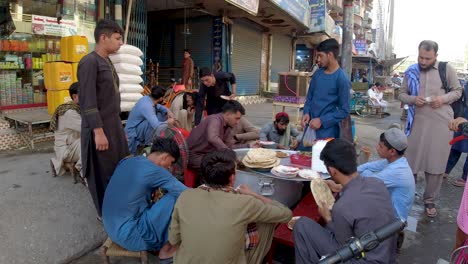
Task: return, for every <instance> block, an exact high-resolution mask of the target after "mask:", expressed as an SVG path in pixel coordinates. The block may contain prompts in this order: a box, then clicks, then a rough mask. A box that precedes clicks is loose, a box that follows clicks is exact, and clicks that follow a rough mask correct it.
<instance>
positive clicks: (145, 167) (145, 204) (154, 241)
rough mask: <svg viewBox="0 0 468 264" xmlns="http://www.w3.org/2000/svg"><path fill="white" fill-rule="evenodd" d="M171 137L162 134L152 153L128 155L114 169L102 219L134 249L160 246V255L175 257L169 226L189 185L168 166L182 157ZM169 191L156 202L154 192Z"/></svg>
mask: <svg viewBox="0 0 468 264" xmlns="http://www.w3.org/2000/svg"><path fill="white" fill-rule="evenodd" d="M179 157H180V154H179V147H178V146H177V144H176V143H175V142H174V141H173V140H171V139H162V138H158V139H156V140H155V141H154V142H153V145H152V147H151V154H150V155H149V156H148V157H147V158H146V157H143V156H137V157H131V158H126V159H123V160H122V161H120V163H119V165H118V166H117V168H116V169H115V171H114V175H113V176H112V178H111V180H110V182H109V185H108V186H107V190H106V193H105V195H104V202H103V208H102V220H103V224H104V229H105V230H106V232H107V235H108V236H109V238H110V239H111V240H112V241H113V242H115V243H117V244H118V245H120V246H121V247H123V248H125V249H127V250H131V251H142V250H159V258H160V259H168V258H171V257H172V255H171V253H170V252H172V250H173V249H172V247H171V246H170V244H169V243H167V240H168V228H169V223H170V221H171V215H172V210H173V209H174V205H175V203H176V200H177V198H178V197H179V195H180V194H181V193H182V192H183V191H185V190H186V189H187V188H186V187H185V186H184V185H183V184H182V183H180V182H179V181H178V180H177V179H176V178H175V177H174V176H172V175H171V174H170V173H169V171H168V169H169V167H170V166H171V165H172V164H173V163H174V162H176V161H177V159H179ZM158 188H161V189H163V190H164V192H165V194H164V195H163V196H162V198H161V199H159V200H158V201H157V202H155V203H153V202H152V193H153V192H154V191H155V190H156V189H158Z"/></svg>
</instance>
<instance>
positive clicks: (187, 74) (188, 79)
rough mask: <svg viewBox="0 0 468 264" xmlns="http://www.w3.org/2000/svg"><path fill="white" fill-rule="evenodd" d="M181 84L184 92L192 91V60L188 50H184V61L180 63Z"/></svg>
mask: <svg viewBox="0 0 468 264" xmlns="http://www.w3.org/2000/svg"><path fill="white" fill-rule="evenodd" d="M182 83H183V84H184V85H185V89H186V90H191V89H192V84H193V60H192V58H191V52H190V50H189V49H184V61H183V62H182Z"/></svg>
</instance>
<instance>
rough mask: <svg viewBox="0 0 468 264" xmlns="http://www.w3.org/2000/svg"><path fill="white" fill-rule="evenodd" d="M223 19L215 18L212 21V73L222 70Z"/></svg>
mask: <svg viewBox="0 0 468 264" xmlns="http://www.w3.org/2000/svg"><path fill="white" fill-rule="evenodd" d="M222 51H223V19H222V18H221V17H217V18H215V19H214V21H213V71H215V72H218V71H221V70H222V68H223V67H222V57H223V53H222Z"/></svg>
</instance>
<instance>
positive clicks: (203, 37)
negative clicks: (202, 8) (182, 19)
mask: <svg viewBox="0 0 468 264" xmlns="http://www.w3.org/2000/svg"><path fill="white" fill-rule="evenodd" d="M189 29H190V32H191V33H192V34H190V35H187V48H188V49H190V50H191V51H192V59H193V63H194V65H195V67H200V68H203V67H208V68H211V64H212V62H211V60H212V47H211V46H212V30H213V18H212V17H203V18H197V19H190V20H189ZM182 32H184V24H177V25H176V26H175V46H174V47H175V50H174V61H175V65H174V66H175V67H180V66H182V60H183V58H184V52H183V50H184V34H182Z"/></svg>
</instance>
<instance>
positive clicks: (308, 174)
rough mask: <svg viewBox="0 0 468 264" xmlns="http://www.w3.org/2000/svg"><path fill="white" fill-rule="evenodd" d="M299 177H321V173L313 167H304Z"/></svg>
mask: <svg viewBox="0 0 468 264" xmlns="http://www.w3.org/2000/svg"><path fill="white" fill-rule="evenodd" d="M299 177H301V178H304V179H308V180H312V179H316V178H320V173H318V172H316V171H314V170H311V169H302V170H300V171H299Z"/></svg>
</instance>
